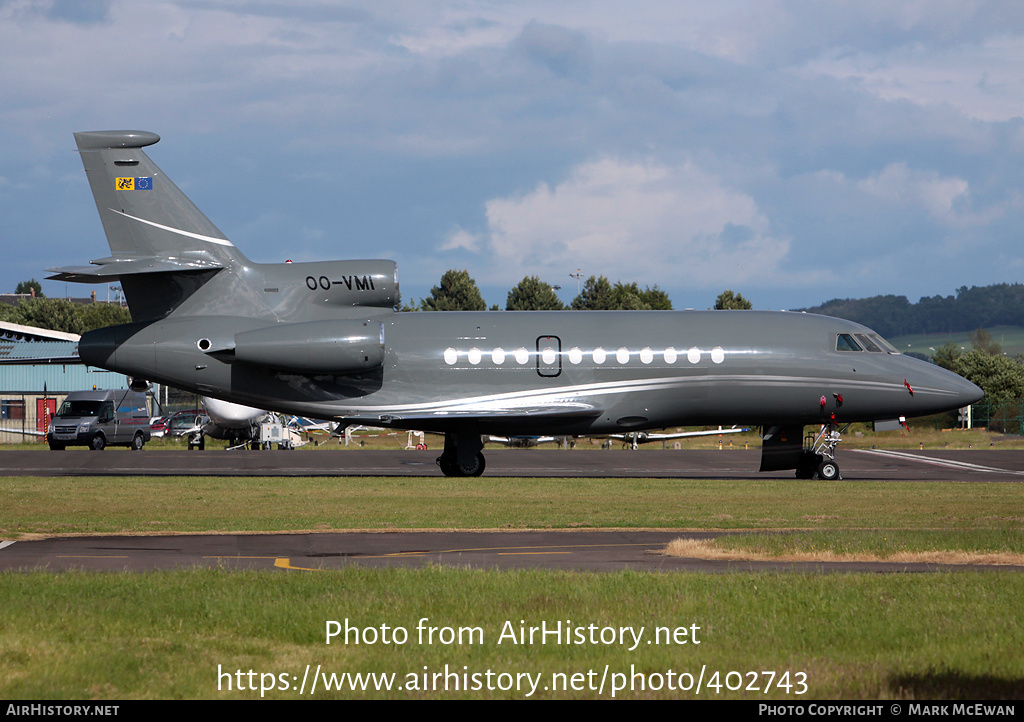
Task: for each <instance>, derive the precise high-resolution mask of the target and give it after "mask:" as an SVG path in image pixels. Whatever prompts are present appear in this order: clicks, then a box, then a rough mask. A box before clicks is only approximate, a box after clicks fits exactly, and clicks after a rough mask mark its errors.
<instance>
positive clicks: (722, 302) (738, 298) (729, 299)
mask: <svg viewBox="0 0 1024 722" xmlns="http://www.w3.org/2000/svg"><path fill="white" fill-rule="evenodd" d="M753 307H754V304H752V303H751V302H750V301H748V300H747V299H745V298H743V295H742V294H739V293H733V292H732V291H731V290H725V291H722V292H721V293H720V294H718V298H717V299H715V310H716V311H725V310H739V311H749V310H750V309H752V308H753Z"/></svg>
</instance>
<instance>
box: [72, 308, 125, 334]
mask: <svg viewBox="0 0 1024 722" xmlns="http://www.w3.org/2000/svg"><path fill="white" fill-rule="evenodd" d="M76 310H77V311H78V318H79V319H80V320H81V322H82V333H85V332H86V331H92V330H93V329H96V328H104V327H106V326H117V325H118V324H122V323H131V320H132V315H131V313H129V312H128V309H127V308H122V307H121V306H118V305H117V304H114V303H89V304H86V305H84V306H78V307H77V309H76Z"/></svg>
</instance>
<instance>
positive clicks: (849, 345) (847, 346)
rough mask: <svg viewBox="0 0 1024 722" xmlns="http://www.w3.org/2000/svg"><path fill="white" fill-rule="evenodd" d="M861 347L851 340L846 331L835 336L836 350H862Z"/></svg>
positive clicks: (851, 337)
mask: <svg viewBox="0 0 1024 722" xmlns="http://www.w3.org/2000/svg"><path fill="white" fill-rule="evenodd" d="M862 350H863V349H862V348H861V347H860V346H859V345H858V344H857V342H856V341H854V340H853V336H851V335H850V334H848V333H841V334H839V336H837V337H836V351H862Z"/></svg>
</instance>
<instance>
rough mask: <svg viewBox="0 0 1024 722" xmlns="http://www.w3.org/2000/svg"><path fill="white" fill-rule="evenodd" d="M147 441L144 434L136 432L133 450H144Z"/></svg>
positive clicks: (133, 439)
mask: <svg viewBox="0 0 1024 722" xmlns="http://www.w3.org/2000/svg"><path fill="white" fill-rule="evenodd" d="M145 443H146V439H145V438H143V436H142V434H136V435H135V436H133V437H132V451H142V446H143V444H145Z"/></svg>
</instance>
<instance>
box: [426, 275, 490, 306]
mask: <svg viewBox="0 0 1024 722" xmlns="http://www.w3.org/2000/svg"><path fill="white" fill-rule="evenodd" d="M420 309H422V310H423V311H486V310H487V304H486V303H484V298H483V296H481V295H480V289H479V288H477V286H476V281H474V280H473V279H472V278H471V277H470V275H469V271H456V270H449V271H445V273H444V275H443V276H441V285H440V286H434V287H433V288H432V289H430V296H429V297H427V298H424V299H423V300H422V301H420Z"/></svg>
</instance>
